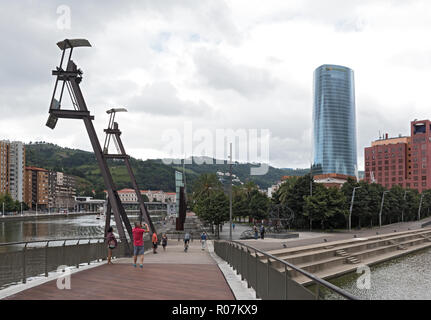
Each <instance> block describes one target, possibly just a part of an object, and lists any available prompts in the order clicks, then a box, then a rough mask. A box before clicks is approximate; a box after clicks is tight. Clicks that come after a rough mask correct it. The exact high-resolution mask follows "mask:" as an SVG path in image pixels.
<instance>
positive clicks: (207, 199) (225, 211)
mask: <svg viewBox="0 0 431 320" xmlns="http://www.w3.org/2000/svg"><path fill="white" fill-rule="evenodd" d="M194 211H195V212H196V214H197V215H198V217H199V218H200V219H202V220H203V221H205V222H206V223H209V224H212V225H215V226H216V236H217V238H219V226H220V225H221V224H223V223H224V222H225V221H227V220H229V199H228V197H227V196H226V194H225V193H224V192H223V191H214V192H211V193H209V196H201V197H200V198H199V200H197V202H196V205H195V207H194Z"/></svg>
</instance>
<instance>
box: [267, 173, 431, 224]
mask: <svg viewBox="0 0 431 320" xmlns="http://www.w3.org/2000/svg"><path fill="white" fill-rule="evenodd" d="M354 188H356V190H355V197H354V201H353V206H352V217H351V223H352V228H361V227H372V226H376V225H379V220H380V217H379V216H380V212H381V221H382V225H383V224H390V223H395V222H401V221H413V220H418V217H419V207H421V208H420V217H421V218H423V217H428V216H429V215H430V208H431V190H426V191H424V192H423V193H422V194H419V192H418V191H417V190H414V189H404V188H402V187H401V186H398V185H396V186H394V187H392V188H391V189H390V190H388V189H386V188H384V187H383V186H381V185H379V184H376V183H371V184H370V183H367V182H365V181H359V182H356V181H355V180H353V179H348V181H347V182H346V183H345V184H344V185H343V186H342V187H341V189H337V188H334V187H332V188H326V187H325V186H323V185H322V184H319V183H315V182H314V181H312V180H311V176H310V175H309V174H308V175H305V176H302V177H293V178H291V179H288V180H287V181H286V182H284V183H283V184H282V185H281V186H280V188H279V189H278V191H277V192H276V193H275V194H274V196H273V198H272V202H273V203H275V204H279V205H280V206H281V208H283V209H284V210H282V214H286V215H287V214H290V213H291V211H293V212H294V213H295V217H294V222H293V227H295V228H310V229H313V228H318V229H322V230H324V229H336V228H346V227H348V217H349V212H350V206H351V205H352V195H353V190H354ZM383 194H384V195H385V196H384V199H383ZM421 198H422V200H421ZM382 200H383V202H382ZM382 204H383V206H382Z"/></svg>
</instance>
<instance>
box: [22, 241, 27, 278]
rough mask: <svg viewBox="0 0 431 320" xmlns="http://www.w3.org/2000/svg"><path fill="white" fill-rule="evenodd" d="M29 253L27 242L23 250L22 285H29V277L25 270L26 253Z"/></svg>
mask: <svg viewBox="0 0 431 320" xmlns="http://www.w3.org/2000/svg"><path fill="white" fill-rule="evenodd" d="M26 251H27V242H26V243H25V246H24V248H23V249H22V283H27V275H26V272H25V271H26V270H25V269H26V268H25V253H26Z"/></svg>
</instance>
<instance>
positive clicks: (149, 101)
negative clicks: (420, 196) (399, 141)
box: [0, 0, 431, 169]
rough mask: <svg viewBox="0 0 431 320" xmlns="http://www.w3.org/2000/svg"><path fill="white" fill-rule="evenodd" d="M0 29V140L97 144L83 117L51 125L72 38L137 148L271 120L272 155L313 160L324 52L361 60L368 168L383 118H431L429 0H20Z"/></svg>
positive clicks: (92, 83) (88, 84)
mask: <svg viewBox="0 0 431 320" xmlns="http://www.w3.org/2000/svg"><path fill="white" fill-rule="evenodd" d="M64 5H66V6H68V7H66V8H69V9H70V18H71V19H70V28H68V26H67V24H65V21H66V20H64V19H65V17H66V16H65V14H67V12H66V11H67V10H66V11H64V8H65V7H64ZM66 18H67V17H66ZM0 29H1V31H2V41H1V50H0V110H1V111H2V112H1V115H0V139H10V140H21V141H25V142H29V141H42V140H44V141H48V142H53V143H57V144H59V145H62V146H67V147H72V148H80V149H84V150H91V146H90V143H89V140H88V137H87V135H86V132H85V128H84V125H83V124H82V123H80V122H78V121H76V120H74V121H73V120H64V119H61V120H59V123H58V124H57V128H56V129H55V130H51V129H49V128H47V127H46V126H45V122H46V119H47V114H48V106H49V100H50V98H51V94H52V89H53V85H54V78H53V77H52V76H51V70H52V69H53V68H54V67H55V66H56V65H57V64H58V61H59V57H60V51H59V49H58V48H57V46H56V42H57V41H59V40H62V39H64V38H87V39H89V41H90V42H91V44H92V45H93V47H92V48H83V49H79V50H76V52H75V54H74V61H75V62H76V63H77V64H78V66H79V67H80V68H81V69H82V70H83V71H84V80H83V82H82V85H81V88H82V90H83V93H84V96H85V98H86V101H87V105H88V106H89V109H90V111H91V113H92V114H94V115H95V117H96V121H95V126H96V130H97V132H98V134H99V139H100V140H102V138H103V128H104V127H106V125H107V122H108V116H107V114H106V113H105V112H104V111H105V110H106V109H108V108H110V107H113V106H126V107H127V108H128V110H129V112H128V113H127V114H121V115H119V116H118V122H119V124H120V128H121V129H122V131H123V135H122V138H123V142H124V144H125V146H126V150H127V151H128V153H129V154H131V155H132V156H134V157H137V158H142V159H147V158H161V157H167V156H170V155H169V154H167V152H166V148H165V147H166V141H163V135H164V134H166V130H177V131H178V132H180V133H181V134H182V133H183V127H184V123H185V121H188V122H190V121H191V122H192V125H193V130H198V129H208V130H210V131H209V132H213V133H214V135H215V130H216V129H228V128H230V129H244V130H261V129H269V130H270V133H271V138H270V142H269V150H270V153H269V156H270V158H269V160H270V163H271V165H274V166H277V167H308V166H309V163H310V160H311V124H312V119H311V118H312V84H313V71H314V69H315V68H317V67H318V66H320V65H322V64H340V65H345V66H348V67H350V68H352V69H353V70H354V71H355V81H356V113H357V130H358V164H359V169H363V164H364V161H363V150H364V147H365V146H367V145H369V144H370V141H372V140H374V139H376V138H378V134H379V130H380V131H381V132H388V133H389V135H390V136H395V135H398V134H400V133H401V134H404V135H406V134H409V121H410V120H413V119H415V118H417V119H429V118H431V114H430V113H431V111H430V110H431V108H430V104H431V102H430V99H429V96H430V95H429V91H430V89H429V86H430V83H429V78H430V77H429V76H430V75H431V42H430V41H429V35H430V34H431V1H429V0H423V1H421V0H417V1H414V0H412V1H407V0H392V1H390V0H387V1H379V0H373V1H368V0H360V1H359V0H349V1H346V0H326V1H325V0H308V1H307V0H300V1H299V0H298V1H295V0H280V1H275V0H274V1H272V0H266V1H261V0H256V1H255V0H230V1H227V0H226V1H223V0H219V1H215V0H182V1H181V0H177V1H173V0H152V1H145V0H139V1H138V0H136V1H133V0H130V1H114V0H105V1H103V2H102V1H77V0H74V1H65V0H62V1H54V0H44V1H42V0H40V1H30V0H27V1H25V0H23V1H12V0H11V1H2V2H1V4H0ZM251 160H253V159H251Z"/></svg>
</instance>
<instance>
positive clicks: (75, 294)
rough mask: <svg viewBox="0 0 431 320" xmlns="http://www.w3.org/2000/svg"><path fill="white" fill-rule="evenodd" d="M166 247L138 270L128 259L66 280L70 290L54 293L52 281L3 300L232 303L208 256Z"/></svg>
mask: <svg viewBox="0 0 431 320" xmlns="http://www.w3.org/2000/svg"><path fill="white" fill-rule="evenodd" d="M183 248H184V247H183V245H182V244H177V241H172V243H171V245H169V244H168V248H167V250H166V252H163V249H162V247H159V248H158V250H157V251H158V253H157V254H153V253H152V252H148V253H147V254H145V258H144V268H143V269H141V268H139V265H138V267H137V268H134V267H133V265H132V259H131V258H122V259H117V260H114V264H113V265H107V264H104V265H101V266H99V267H96V268H92V269H89V270H84V271H80V272H77V273H74V274H72V276H71V289H70V290H59V289H57V285H56V281H49V282H46V283H44V284H42V285H39V286H37V287H33V288H30V289H27V290H25V291H21V292H19V293H17V294H15V295H13V296H9V297H7V298H6V299H8V300H22V299H25V300H51V299H59V300H81V299H82V300H99V299H103V300H146V299H154V300H202V299H208V300H234V299H235V297H234V295H233V293H232V291H231V289H230V287H229V285H228V283H227V282H226V280H225V278H224V276H223V273H222V272H221V271H220V269H219V267H218V265H217V264H216V262H215V261H214V259H213V258H212V257H211V256H210V254H209V252H208V250H205V251H202V250H201V249H200V244H199V242H198V241H195V242H194V243H192V244H191V246H190V247H189V250H188V252H187V253H186V252H184V251H183Z"/></svg>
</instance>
